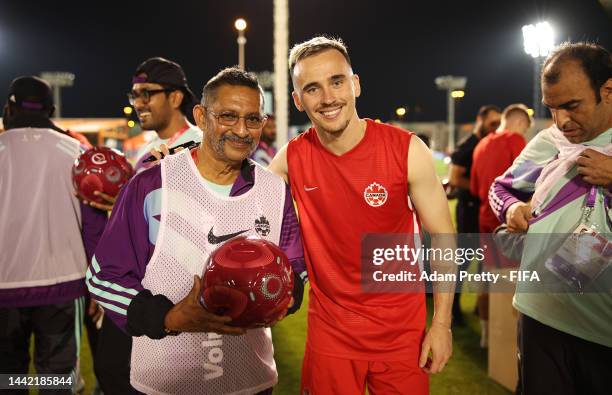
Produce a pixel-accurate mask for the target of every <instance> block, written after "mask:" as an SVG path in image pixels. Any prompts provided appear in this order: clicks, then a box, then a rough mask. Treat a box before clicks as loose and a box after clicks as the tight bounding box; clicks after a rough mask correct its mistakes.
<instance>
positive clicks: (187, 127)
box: [166, 124, 189, 148]
mask: <svg viewBox="0 0 612 395" xmlns="http://www.w3.org/2000/svg"><path fill="white" fill-rule="evenodd" d="M187 129H189V125H188V124H185V126H183V127H182V128H181V129H179V130H178V131H177V132H176V133H174V134H173V135H172V137H170V138H169V139H168V142H167V143H166V145H167V146H168V148H170V147H171V146H172V144H173V143H174V142H175V141H176V140H177V139H178V138H179V137H181V136H182V135H183V133H185V132H186V131H187Z"/></svg>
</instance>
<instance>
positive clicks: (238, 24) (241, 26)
mask: <svg viewBox="0 0 612 395" xmlns="http://www.w3.org/2000/svg"><path fill="white" fill-rule="evenodd" d="M234 27H235V28H236V30H238V39H237V40H236V42H237V43H238V67H240V68H241V69H242V70H244V47H245V45H246V41H247V40H246V37H244V31H245V30H246V27H247V23H246V21H245V20H244V19H243V18H238V19H236V21H235V22H234Z"/></svg>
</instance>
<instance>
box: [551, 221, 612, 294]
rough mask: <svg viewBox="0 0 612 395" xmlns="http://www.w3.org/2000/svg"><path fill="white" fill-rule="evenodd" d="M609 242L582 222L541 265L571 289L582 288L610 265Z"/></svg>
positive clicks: (610, 243)
mask: <svg viewBox="0 0 612 395" xmlns="http://www.w3.org/2000/svg"><path fill="white" fill-rule="evenodd" d="M611 261H612V242H610V240H607V239H606V238H605V237H603V236H602V235H601V234H600V233H598V232H597V231H596V230H595V229H594V228H593V227H590V226H588V225H587V224H585V223H581V224H580V225H578V227H577V228H576V229H575V230H574V232H573V233H572V234H571V235H570V236H569V237H567V238H566V239H565V241H564V242H563V244H562V245H561V246H560V247H559V249H558V250H557V252H556V253H555V254H554V255H553V256H552V257H550V258H548V260H547V261H546V262H545V264H544V266H545V267H546V268H547V269H548V270H550V271H551V272H552V273H554V274H555V275H556V276H557V277H558V278H559V279H561V280H562V281H563V282H565V283H566V284H567V285H569V286H570V287H571V288H572V289H573V290H576V291H578V292H581V293H582V292H584V291H585V290H586V289H587V287H588V286H589V285H590V284H591V283H593V281H595V279H597V277H598V276H599V275H600V274H601V273H602V272H603V271H604V270H606V269H607V268H608V267H609V266H610V262H611Z"/></svg>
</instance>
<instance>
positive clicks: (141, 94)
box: [127, 88, 175, 105]
mask: <svg viewBox="0 0 612 395" xmlns="http://www.w3.org/2000/svg"><path fill="white" fill-rule="evenodd" d="M173 90H175V89H170V88H164V89H140V90H137V91H131V92H128V94H127V97H128V100H129V101H130V104H131V105H134V103H135V102H136V99H141V100H142V101H143V103H145V104H146V103H148V102H149V100H151V96H153V95H156V94H158V93H161V92H172V91H173Z"/></svg>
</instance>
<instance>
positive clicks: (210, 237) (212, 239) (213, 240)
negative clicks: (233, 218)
mask: <svg viewBox="0 0 612 395" xmlns="http://www.w3.org/2000/svg"><path fill="white" fill-rule="evenodd" d="M213 228H214V226H213V227H211V228H210V230H209V231H208V242H209V243H210V244H219V243H223V242H224V241H227V240H229V239H231V238H233V237H236V236H238V235H240V234H242V233H244V232H246V231H248V229H247V230H241V231H240V232H236V233H230V234H227V235H221V236H215V234H214V233H213Z"/></svg>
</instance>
